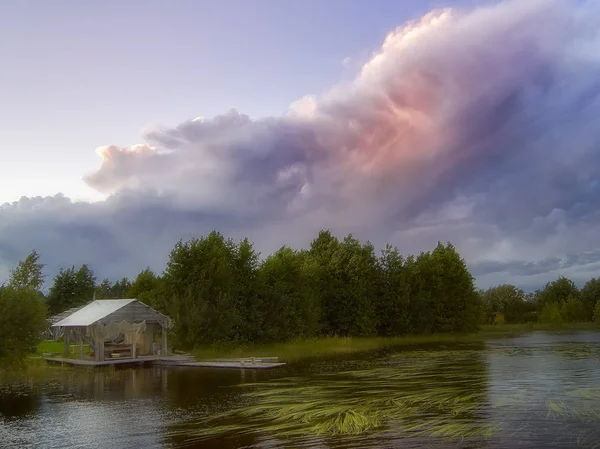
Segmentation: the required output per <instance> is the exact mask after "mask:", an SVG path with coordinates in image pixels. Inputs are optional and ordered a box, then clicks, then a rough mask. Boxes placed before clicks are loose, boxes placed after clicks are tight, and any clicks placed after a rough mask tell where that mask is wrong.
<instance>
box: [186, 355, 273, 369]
mask: <svg viewBox="0 0 600 449" xmlns="http://www.w3.org/2000/svg"><path fill="white" fill-rule="evenodd" d="M271 359H273V358H271ZM275 359H277V358H276V357H275ZM284 365H285V363H282V362H278V361H276V360H271V361H265V360H264V359H263V360H249V359H219V360H205V361H202V362H183V363H177V364H176V366H190V367H194V366H198V367H204V368H235V369H270V368H278V367H280V366H284Z"/></svg>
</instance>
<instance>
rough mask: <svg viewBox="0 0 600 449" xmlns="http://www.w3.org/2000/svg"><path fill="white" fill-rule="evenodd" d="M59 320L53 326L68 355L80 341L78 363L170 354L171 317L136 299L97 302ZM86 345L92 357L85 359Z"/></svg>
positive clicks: (87, 356) (99, 362)
mask: <svg viewBox="0 0 600 449" xmlns="http://www.w3.org/2000/svg"><path fill="white" fill-rule="evenodd" d="M60 318H61V319H60V320H58V321H55V322H54V323H53V324H52V327H53V328H55V329H56V331H57V332H56V335H60V334H62V336H63V339H64V343H65V352H68V351H69V348H70V345H71V342H78V343H79V360H81V361H87V362H92V363H89V364H91V365H94V364H100V365H104V364H105V363H103V362H109V363H110V362H111V361H115V362H116V361H117V360H119V361H121V360H123V361H125V360H129V361H135V360H136V359H138V358H142V359H152V358H161V357H164V356H166V355H168V345H167V331H168V329H170V328H171V327H172V322H171V320H170V318H169V317H167V316H165V315H163V314H161V313H159V312H157V311H156V310H154V309H153V308H152V307H149V306H147V305H146V304H144V303H142V302H140V301H138V300H137V299H105V300H96V301H92V302H90V303H89V304H87V305H85V306H83V307H81V308H78V309H75V310H73V311H72V313H70V314H67V315H66V316H61V317H60ZM159 335H160V343H159V342H158V341H157V337H158V336H159ZM84 343H85V344H89V345H90V348H91V352H90V355H85V356H84V351H83V347H84ZM93 362H96V363H93ZM75 364H88V363H75Z"/></svg>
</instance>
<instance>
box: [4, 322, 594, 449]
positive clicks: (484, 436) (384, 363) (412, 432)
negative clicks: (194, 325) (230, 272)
mask: <svg viewBox="0 0 600 449" xmlns="http://www.w3.org/2000/svg"><path fill="white" fill-rule="evenodd" d="M266 355H268V354H266ZM0 447H2V448H83V447H85V448H142V447H143V448H224V449H228V448H242V447H257V448H276V447H282V448H284V447H285V448H295V447H298V448H303V447H314V448H395V447H397V448H448V447H452V448H479V447H481V448H483V447H485V448H520V447H523V448H525V447H544V448H551V447H557V448H570V447H573V448H575V447H577V448H592V447H600V333H597V332H574V333H547V332H534V333H530V334H527V335H524V336H521V337H517V338H505V339H489V340H487V341H482V342H479V343H464V344H429V345H418V346H412V347H406V346H405V347H402V348H399V349H397V350H392V349H386V350H380V351H373V352H369V353H367V354H360V355H356V354H354V355H339V356H336V357H329V358H326V359H316V360H306V361H303V362H299V363H295V364H293V365H288V366H286V367H283V368H280V369H277V370H273V371H268V372H262V371H259V372H257V371H251V370H231V371H230V370H211V369H205V368H189V367H187V368H186V367H180V368H164V367H154V368H141V369H135V370H134V369H123V370H109V371H92V370H77V369H56V370H54V369H53V370H50V372H49V374H48V376H47V378H46V379H43V380H36V381H29V382H26V383H25V384H24V385H20V386H18V387H17V386H12V387H10V388H8V387H7V386H4V387H1V388H0Z"/></svg>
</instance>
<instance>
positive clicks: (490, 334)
mask: <svg viewBox="0 0 600 449" xmlns="http://www.w3.org/2000/svg"><path fill="white" fill-rule="evenodd" d="M597 329H598V328H597V327H596V326H595V325H594V323H567V324H565V325H563V326H560V327H556V326H554V327H553V326H549V325H544V324H539V323H528V324H504V325H486V326H482V327H481V328H480V330H479V331H477V332H475V333H471V334H433V335H405V336H401V337H323V338H314V339H304V340H293V341H289V342H284V343H269V344H254V345H252V344H250V345H221V346H203V347H198V348H195V349H194V350H193V351H191V354H192V355H193V356H194V357H196V358H197V359H199V360H202V359H211V358H233V357H266V356H269V357H279V359H280V360H281V361H284V362H288V363H289V362H296V361H299V360H302V359H308V358H314V357H323V356H333V355H337V354H351V353H358V352H365V351H372V350H376V349H384V348H390V347H402V346H410V345H417V344H427V343H466V342H476V341H483V340H485V339H487V338H494V337H506V338H510V337H516V336H518V335H522V334H525V333H528V332H534V331H569V330H573V331H575V330H597Z"/></svg>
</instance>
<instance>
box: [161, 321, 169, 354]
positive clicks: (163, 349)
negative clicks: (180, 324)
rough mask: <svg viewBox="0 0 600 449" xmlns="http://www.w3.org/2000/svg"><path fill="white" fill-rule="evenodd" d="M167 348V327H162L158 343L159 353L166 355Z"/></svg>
mask: <svg viewBox="0 0 600 449" xmlns="http://www.w3.org/2000/svg"><path fill="white" fill-rule="evenodd" d="M168 353H169V348H168V347H167V328H166V327H163V328H162V343H161V344H160V355H167V354H168Z"/></svg>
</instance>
